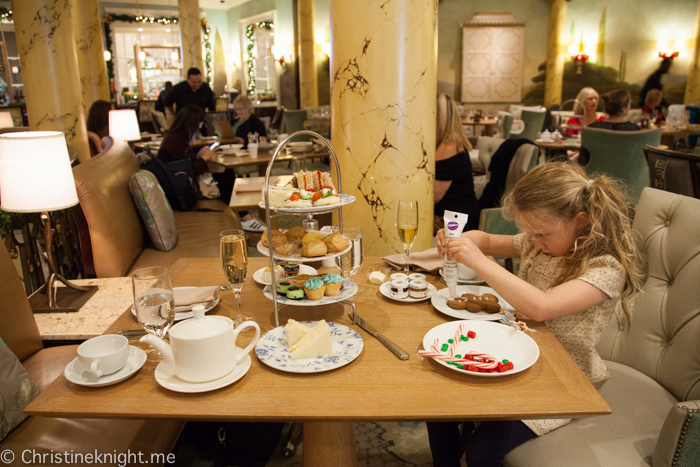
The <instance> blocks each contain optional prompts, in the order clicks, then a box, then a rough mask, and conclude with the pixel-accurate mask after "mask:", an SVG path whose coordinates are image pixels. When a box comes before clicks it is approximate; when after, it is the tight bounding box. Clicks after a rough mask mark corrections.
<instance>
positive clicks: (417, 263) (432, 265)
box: [382, 248, 443, 273]
mask: <svg viewBox="0 0 700 467" xmlns="http://www.w3.org/2000/svg"><path fill="white" fill-rule="evenodd" d="M382 259H383V260H384V261H385V262H386V263H387V264H389V266H391V267H392V268H394V269H403V267H404V264H406V255H404V254H399V255H390V256H385V257H383V258H382ZM442 261H443V260H442V256H440V255H438V252H437V248H431V249H429V250H425V251H420V252H417V253H411V254H410V256H409V257H408V264H409V265H410V266H413V269H415V270H416V271H425V272H431V273H436V272H438V270H439V269H440V268H441V267H442Z"/></svg>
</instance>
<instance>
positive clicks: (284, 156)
mask: <svg viewBox="0 0 700 467" xmlns="http://www.w3.org/2000/svg"><path fill="white" fill-rule="evenodd" d="M273 153H274V149H272V150H269V151H265V150H260V149H258V156H257V157H250V156H249V155H246V156H234V155H225V156H219V157H216V158H212V162H215V163H217V164H220V165H223V166H224V167H226V168H227V169H229V168H235V167H245V166H250V165H257V166H258V175H260V176H264V175H265V172H266V171H267V164H268V163H269V162H270V159H272V154H273ZM299 156H305V157H306V158H307V159H318V158H326V157H330V152H329V151H328V150H325V151H321V152H315V151H314V152H304V153H293V152H291V151H290V150H288V149H287V150H285V151H284V152H280V154H278V155H277V158H276V159H275V162H289V161H291V160H292V159H294V157H299Z"/></svg>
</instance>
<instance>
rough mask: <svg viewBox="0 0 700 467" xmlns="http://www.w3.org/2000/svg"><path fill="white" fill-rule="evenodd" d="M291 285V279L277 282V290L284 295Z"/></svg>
mask: <svg viewBox="0 0 700 467" xmlns="http://www.w3.org/2000/svg"><path fill="white" fill-rule="evenodd" d="M291 286H292V284H290V283H289V281H284V282H280V283H279V284H277V292H278V293H281V294H282V295H286V294H287V290H289V288H290V287H291Z"/></svg>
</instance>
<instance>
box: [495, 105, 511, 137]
mask: <svg viewBox="0 0 700 467" xmlns="http://www.w3.org/2000/svg"><path fill="white" fill-rule="evenodd" d="M497 118H498V124H497V125H496V136H497V137H499V138H504V139H508V138H509V137H510V132H511V129H512V127H513V121H514V120H515V115H513V114H512V113H509V112H504V111H502V110H501V111H499V112H498V115H497Z"/></svg>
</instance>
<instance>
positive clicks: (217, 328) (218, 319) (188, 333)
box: [170, 305, 233, 339]
mask: <svg viewBox="0 0 700 467" xmlns="http://www.w3.org/2000/svg"><path fill="white" fill-rule="evenodd" d="M192 313H193V314H194V318H193V319H188V320H186V321H183V322H181V323H179V324H177V325H176V326H173V328H172V329H171V330H170V336H171V337H175V338H178V339H202V338H205V337H211V336H216V335H218V334H221V333H222V332H224V331H226V330H227V329H228V327H229V326H233V322H232V321H231V320H230V319H229V318H227V317H225V316H206V315H205V314H204V306H202V305H195V306H194V307H192Z"/></svg>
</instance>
